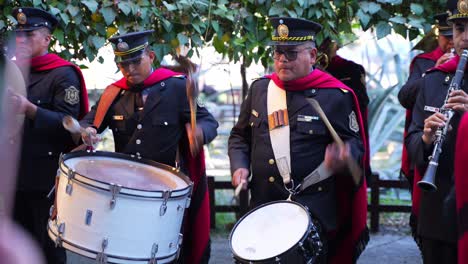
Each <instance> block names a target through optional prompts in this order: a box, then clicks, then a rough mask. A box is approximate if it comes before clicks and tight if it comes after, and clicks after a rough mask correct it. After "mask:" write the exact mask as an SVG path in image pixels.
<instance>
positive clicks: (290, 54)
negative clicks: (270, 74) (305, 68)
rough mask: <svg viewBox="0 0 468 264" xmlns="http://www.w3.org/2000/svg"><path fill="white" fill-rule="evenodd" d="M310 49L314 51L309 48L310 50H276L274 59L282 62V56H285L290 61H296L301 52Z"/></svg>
mask: <svg viewBox="0 0 468 264" xmlns="http://www.w3.org/2000/svg"><path fill="white" fill-rule="evenodd" d="M309 49H312V48H310V47H309V48H304V49H300V50H293V49H281V48H275V49H274V50H273V59H274V60H280V58H281V55H284V57H285V58H286V59H287V60H288V61H294V60H296V59H297V54H299V52H302V51H304V50H309Z"/></svg>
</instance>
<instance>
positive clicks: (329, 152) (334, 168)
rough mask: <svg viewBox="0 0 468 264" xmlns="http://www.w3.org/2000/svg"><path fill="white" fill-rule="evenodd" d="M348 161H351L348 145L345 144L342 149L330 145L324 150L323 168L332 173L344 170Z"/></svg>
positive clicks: (336, 145) (334, 144)
mask: <svg viewBox="0 0 468 264" xmlns="http://www.w3.org/2000/svg"><path fill="white" fill-rule="evenodd" d="M349 159H351V153H350V148H349V144H348V143H345V144H344V146H343V147H339V146H338V144H336V143H332V144H330V145H328V146H327V149H326V150H325V160H324V162H325V167H326V168H327V169H328V170H330V171H331V172H333V173H335V172H339V171H342V170H344V169H345V168H346V167H347V163H348V160H349Z"/></svg>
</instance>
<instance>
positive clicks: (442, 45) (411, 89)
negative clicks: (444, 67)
mask: <svg viewBox="0 0 468 264" xmlns="http://www.w3.org/2000/svg"><path fill="white" fill-rule="evenodd" d="M447 17H448V14H447V13H441V14H437V15H435V16H434V20H435V28H436V29H437V30H436V32H438V36H437V39H436V41H437V47H436V48H435V49H434V50H432V51H430V52H425V53H421V54H419V55H417V56H416V57H414V59H413V60H412V61H411V64H410V69H409V77H408V80H407V82H406V83H405V84H404V85H403V86H402V87H401V90H400V91H399V92H398V99H399V101H400V104H401V105H402V106H403V107H405V108H406V120H405V130H404V133H403V134H404V137H405V136H406V135H407V133H408V128H409V126H410V124H411V119H412V116H411V115H412V111H413V107H414V104H415V101H416V98H417V96H418V92H419V87H420V82H422V77H423V76H424V74H425V72H426V71H427V70H429V69H431V68H433V67H437V66H439V65H441V64H443V63H445V62H447V61H448V60H449V59H451V58H452V57H453V56H454V54H453V52H452V49H453V40H452V27H451V26H449V25H448V24H447ZM432 38H434V36H432V35H431V34H430V35H429V36H426V37H424V38H423V39H422V40H421V41H420V44H418V45H416V47H418V46H423V43H427V42H428V41H430V40H432ZM426 45H428V44H426ZM402 148H403V149H402V156H401V169H400V176H401V177H402V178H403V177H404V178H405V179H406V180H407V181H408V183H409V186H410V192H411V194H412V203H413V207H412V211H411V215H410V227H411V230H412V233H413V237H414V238H415V241H416V242H417V243H418V245H419V239H418V238H417V236H416V224H417V218H418V210H417V208H418V206H417V204H418V203H419V201H418V199H419V189H418V188H417V187H416V182H415V178H414V164H412V163H411V161H410V159H409V156H408V151H407V149H406V146H405V144H403V145H402ZM417 181H419V179H417Z"/></svg>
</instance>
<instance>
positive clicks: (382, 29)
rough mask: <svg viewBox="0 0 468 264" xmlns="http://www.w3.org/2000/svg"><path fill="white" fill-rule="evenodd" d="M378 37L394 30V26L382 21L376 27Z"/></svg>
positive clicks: (382, 36)
mask: <svg viewBox="0 0 468 264" xmlns="http://www.w3.org/2000/svg"><path fill="white" fill-rule="evenodd" d="M376 31H377V39H381V38H384V37H386V36H387V35H389V34H390V33H391V32H392V28H391V27H390V25H389V24H388V23H387V22H383V21H380V22H379V23H378V24H377V27H376Z"/></svg>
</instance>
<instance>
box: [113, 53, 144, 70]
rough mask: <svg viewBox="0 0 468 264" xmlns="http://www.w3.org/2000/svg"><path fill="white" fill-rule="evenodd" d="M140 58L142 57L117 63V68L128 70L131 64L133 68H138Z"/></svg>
mask: <svg viewBox="0 0 468 264" xmlns="http://www.w3.org/2000/svg"><path fill="white" fill-rule="evenodd" d="M142 58H143V56H141V57H138V58H135V59H131V60H127V61H122V62H117V66H118V67H120V68H128V67H130V65H131V64H133V65H134V66H139V65H140V64H141V59H142Z"/></svg>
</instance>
